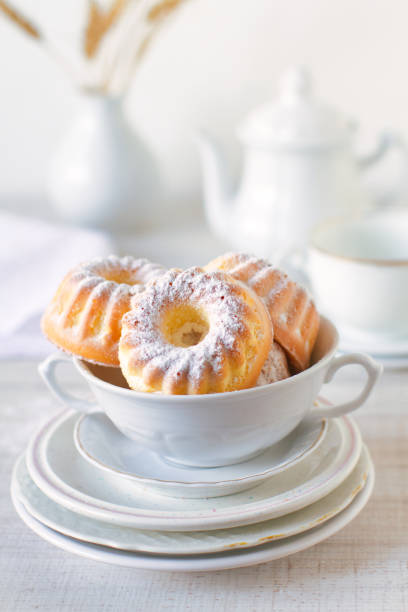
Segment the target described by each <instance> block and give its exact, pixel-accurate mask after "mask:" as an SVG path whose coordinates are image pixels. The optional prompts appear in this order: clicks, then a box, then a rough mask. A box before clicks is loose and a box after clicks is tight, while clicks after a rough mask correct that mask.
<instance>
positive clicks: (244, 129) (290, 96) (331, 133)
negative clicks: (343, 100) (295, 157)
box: [238, 67, 352, 148]
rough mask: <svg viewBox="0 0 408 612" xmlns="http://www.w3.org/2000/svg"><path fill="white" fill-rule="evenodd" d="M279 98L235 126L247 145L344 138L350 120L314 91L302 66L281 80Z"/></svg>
mask: <svg viewBox="0 0 408 612" xmlns="http://www.w3.org/2000/svg"><path fill="white" fill-rule="evenodd" d="M279 89H280V93H279V97H278V100H277V101H276V102H273V103H267V104H264V105H263V106H261V107H258V108H256V109H255V110H254V111H252V112H251V113H250V114H249V116H248V117H247V118H246V119H245V120H244V121H243V123H242V124H241V125H240V126H239V127H238V136H239V137H240V139H241V140H243V141H244V142H245V143H247V144H251V145H259V146H270V145H278V146H288V147H294V148H309V147H311V148H312V147H313V148H315V147H316V148H320V147H326V146H333V145H336V144H339V142H341V141H344V140H345V139H346V138H347V137H348V135H349V132H350V128H351V127H352V122H351V121H350V120H349V119H347V118H346V117H345V116H344V115H342V114H341V113H339V112H337V111H336V110H334V109H333V108H330V107H329V106H326V105H325V104H324V103H322V102H320V101H319V100H318V99H316V97H315V96H314V94H313V79H312V77H311V75H310V74H309V72H308V71H307V70H306V69H305V68H303V67H298V68H293V69H291V70H290V71H289V72H287V73H286V74H285V75H284V77H283V79H282V80H281V83H280V88H279Z"/></svg>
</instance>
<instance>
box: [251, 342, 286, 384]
mask: <svg viewBox="0 0 408 612" xmlns="http://www.w3.org/2000/svg"><path fill="white" fill-rule="evenodd" d="M289 376H290V372H289V368H288V362H287V359H286V355H285V352H284V350H283V349H282V347H281V346H279V344H278V343H277V342H273V343H272V347H271V350H270V351H269V355H268V357H267V358H266V361H265V363H264V365H263V367H262V370H261V373H260V375H259V377H258V380H257V382H256V386H257V387H260V386H262V385H269V384H270V383H274V382H277V381H278V380H284V379H285V378H289Z"/></svg>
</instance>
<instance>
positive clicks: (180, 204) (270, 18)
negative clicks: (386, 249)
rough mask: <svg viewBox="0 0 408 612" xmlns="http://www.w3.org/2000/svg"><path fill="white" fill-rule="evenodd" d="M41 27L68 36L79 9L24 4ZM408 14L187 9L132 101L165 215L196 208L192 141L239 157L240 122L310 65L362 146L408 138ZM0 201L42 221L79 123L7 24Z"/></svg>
mask: <svg viewBox="0 0 408 612" xmlns="http://www.w3.org/2000/svg"><path fill="white" fill-rule="evenodd" d="M17 5H18V6H20V7H21V8H22V9H24V11H25V12H27V13H28V14H29V15H31V16H32V17H34V18H35V19H36V21H37V23H43V22H47V24H48V25H51V28H52V29H53V30H54V33H56V35H60V34H61V35H62V36H65V35H69V34H70V33H71V32H72V31H74V29H75V24H76V19H77V16H78V14H79V12H80V9H81V7H83V5H84V3H83V2H81V0H75V1H74V0H71V1H70V2H62V1H61V0H59V1H58V2H56V0H19V1H18V3H17ZM407 24H408V3H406V2H404V1H403V0H330V1H327V0H190V2H188V3H187V4H186V5H185V7H184V8H183V9H182V10H181V11H180V12H179V13H178V14H177V16H176V17H175V18H174V19H173V21H172V22H171V23H170V25H169V26H168V27H167V29H166V31H164V32H163V33H162V35H161V37H160V38H159V39H157V40H156V44H155V45H154V47H153V48H152V49H151V50H150V52H149V54H148V56H147V57H146V58H145V63H144V65H143V67H142V69H141V70H140V72H139V73H138V75H137V77H136V78H135V80H134V83H133V86H132V89H131V92H130V95H129V97H128V100H127V103H126V105H127V112H128V115H129V117H130V118H131V121H132V123H133V124H134V126H135V127H136V128H137V129H139V130H140V131H142V132H143V134H144V136H145V137H146V139H147V140H148V141H149V143H150V145H151V147H152V148H153V150H154V152H155V153H156V155H157V157H158V158H159V159H160V162H161V165H162V170H163V173H164V176H165V184H166V196H165V201H163V203H162V205H163V207H166V208H167V210H173V209H174V210H176V209H178V210H179V211H181V210H186V209H187V208H189V209H192V210H196V209H197V207H198V206H199V193H200V181H199V164H198V158H197V155H196V152H195V147H194V143H193V140H192V133H193V132H194V129H195V128H196V127H197V126H205V127H207V128H210V129H211V130H212V131H214V132H215V133H216V134H218V136H219V137H220V139H221V140H222V141H223V142H224V143H225V145H226V146H227V147H228V148H229V149H230V152H231V153H232V155H233V157H234V156H235V158H236V157H237V150H236V148H235V145H234V140H233V137H234V136H233V128H234V125H235V124H236V122H237V121H238V119H239V118H241V117H242V116H243V114H245V113H246V112H247V111H248V110H249V109H250V108H252V107H253V106H254V105H256V104H257V103H259V102H261V101H264V100H265V99H266V98H268V96H270V95H273V94H274V92H275V91H276V83H277V79H278V76H279V75H280V74H281V73H282V71H284V69H285V68H286V67H287V66H289V65H291V64H296V63H303V64H306V65H309V66H310V67H311V68H312V70H313V71H314V73H315V76H316V78H317V80H318V82H319V89H320V92H321V94H322V96H324V97H325V98H327V99H328V100H329V101H331V102H333V103H335V104H336V105H337V106H338V107H339V108H341V109H343V110H344V111H346V112H350V113H351V114H352V115H355V116H357V117H358V118H359V119H360V121H361V124H362V126H363V135H364V136H365V140H366V141H367V142H370V141H371V140H373V139H374V135H375V132H376V131H377V130H378V129H379V128H381V127H382V126H384V125H387V126H393V127H394V128H397V129H399V130H402V131H403V132H405V133H406V134H408V78H407V70H406V68H407V64H408V35H407ZM0 75H1V78H0V142H1V146H0V202H1V203H2V204H3V205H5V206H7V207H11V208H15V209H25V210H27V209H30V210H31V211H36V210H38V211H46V210H47V206H48V205H47V204H46V201H45V198H44V195H43V193H44V190H43V184H44V174H45V171H46V166H47V162H48V160H49V159H50V157H51V156H52V153H53V151H54V150H55V147H56V145H57V142H58V139H59V138H60V137H61V135H62V134H63V132H64V130H65V129H66V128H67V127H68V125H69V121H70V118H71V117H72V114H73V113H74V112H75V105H76V103H77V98H76V92H75V90H74V88H73V87H72V85H71V83H70V81H69V80H68V79H67V78H66V76H65V75H64V73H63V71H62V70H60V68H59V66H58V65H56V64H55V63H54V62H53V61H52V60H51V59H50V58H49V57H48V56H47V55H45V54H44V53H43V50H42V49H41V48H40V47H39V46H36V45H35V44H33V42H32V41H31V40H29V39H28V38H26V37H25V36H24V35H22V34H21V33H20V32H19V31H17V30H16V29H15V28H14V27H13V26H12V25H11V24H10V23H8V22H6V21H5V20H4V19H2V18H0Z"/></svg>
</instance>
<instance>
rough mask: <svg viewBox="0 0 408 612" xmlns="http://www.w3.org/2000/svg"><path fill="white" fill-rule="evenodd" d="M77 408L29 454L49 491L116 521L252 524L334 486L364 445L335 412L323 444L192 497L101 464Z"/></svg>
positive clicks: (33, 471)
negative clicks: (82, 432) (252, 477)
mask: <svg viewBox="0 0 408 612" xmlns="http://www.w3.org/2000/svg"><path fill="white" fill-rule="evenodd" d="M77 420H78V414H77V413H75V412H73V411H65V412H63V413H62V414H59V415H58V416H56V417H54V418H53V419H52V420H51V421H49V422H48V423H46V424H45V425H44V427H43V428H42V429H41V430H40V431H39V432H38V433H36V434H35V435H34V436H33V438H32V439H31V441H30V444H29V446H28V449H27V453H26V462H27V467H28V471H29V473H30V476H31V478H32V479H33V481H34V482H35V484H36V485H37V487H38V488H39V489H41V491H42V492H43V493H45V495H47V497H49V498H50V499H52V500H53V501H55V502H56V503H57V504H60V505H61V506H63V507H64V508H67V509H68V510H72V511H73V512H76V513H77V514H80V515H82V516H87V517H89V518H93V519H97V520H101V521H105V522H108V523H111V524H114V525H122V526H127V527H134V528H137V529H153V530H160V531H180V530H184V531H202V530H203V529H204V530H207V529H219V528H222V527H236V526H239V525H249V524H253V523H256V522H259V521H263V520H267V519H270V518H277V517H279V516H284V515H285V514H289V513H290V512H295V511H296V510H299V509H300V508H304V507H306V506H308V505H310V504H312V503H313V502H315V501H317V500H319V499H322V498H323V497H324V496H326V495H328V494H329V493H330V492H331V491H334V489H335V488H336V487H338V486H339V485H340V484H341V483H342V482H343V481H344V480H345V479H346V478H347V476H348V475H349V474H350V473H351V471H352V470H353V468H354V466H355V465H356V463H357V461H358V458H359V456H360V453H361V444H362V442H361V435H360V432H359V429H358V427H357V425H356V424H355V423H354V421H353V420H352V419H351V418H349V417H341V418H334V419H330V420H329V423H328V431H327V434H326V436H325V439H324V440H323V442H322V444H320V445H319V446H318V448H317V449H316V450H315V452H313V453H311V454H310V455H309V456H308V457H306V458H305V459H304V460H303V461H299V462H298V463H297V464H296V465H294V466H291V467H288V468H287V469H285V470H284V471H282V472H280V473H279V474H276V475H274V476H272V477H271V478H268V479H267V480H265V481H264V482H262V483H260V484H259V485H258V486H256V487H254V488H253V489H251V490H250V491H243V492H238V493H236V494H235V495H224V496H222V497H214V498H209V499H207V498H200V499H185V498H178V497H170V496H164V495H156V494H154V493H153V494H150V489H149V488H148V487H141V486H140V485H139V484H137V485H134V484H133V483H132V481H129V480H125V479H124V478H121V477H118V475H113V474H112V473H110V472H107V471H106V470H101V469H100V468H97V467H95V465H94V464H93V463H91V462H89V461H86V460H85V459H84V458H83V457H82V455H81V454H80V453H79V452H78V451H77V449H76V447H75V444H74V439H73V430H74V427H75V424H76V422H77Z"/></svg>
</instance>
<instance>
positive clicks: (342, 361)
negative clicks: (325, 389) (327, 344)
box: [308, 353, 383, 418]
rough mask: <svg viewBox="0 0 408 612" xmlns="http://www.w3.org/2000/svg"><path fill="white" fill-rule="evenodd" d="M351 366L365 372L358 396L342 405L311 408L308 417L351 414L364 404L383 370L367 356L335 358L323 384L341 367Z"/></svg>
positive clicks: (353, 354) (357, 354)
mask: <svg viewBox="0 0 408 612" xmlns="http://www.w3.org/2000/svg"><path fill="white" fill-rule="evenodd" d="M351 364H358V365H361V366H363V368H364V369H365V371H366V372H367V381H366V383H365V385H364V387H363V389H362V391H361V392H360V394H359V395H358V396H357V397H356V398H355V399H353V400H351V401H349V402H344V403H342V404H335V405H334V406H316V407H313V408H312V410H311V411H310V413H309V415H308V416H310V417H319V418H321V417H337V416H341V415H342V414H347V413H348V412H353V410H356V409H357V408H359V407H360V406H361V405H362V404H364V402H365V401H366V399H367V398H368V396H369V395H370V393H371V391H372V389H373V387H374V385H375V383H376V382H377V380H378V377H379V376H380V374H381V372H382V370H383V367H382V365H381V364H379V363H377V362H376V361H374V359H372V358H371V357H369V356H368V355H363V354H362V353H351V354H350V355H341V356H340V357H335V358H334V359H333V361H332V362H331V364H330V366H329V368H328V370H327V372H326V376H325V378H324V381H323V382H324V383H329V382H330V381H331V380H332V379H333V377H334V375H335V373H336V372H337V370H339V369H340V368H342V367H343V366H346V365H351Z"/></svg>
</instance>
